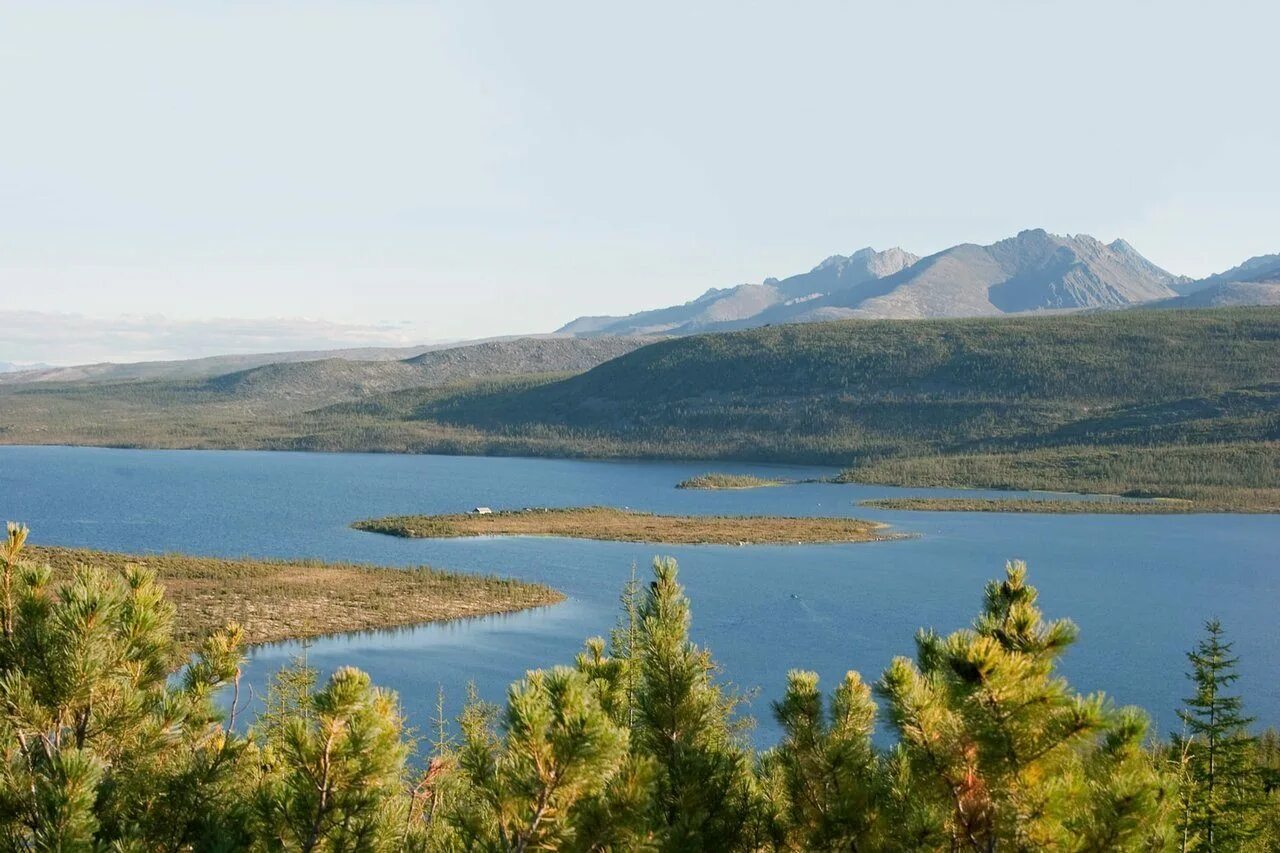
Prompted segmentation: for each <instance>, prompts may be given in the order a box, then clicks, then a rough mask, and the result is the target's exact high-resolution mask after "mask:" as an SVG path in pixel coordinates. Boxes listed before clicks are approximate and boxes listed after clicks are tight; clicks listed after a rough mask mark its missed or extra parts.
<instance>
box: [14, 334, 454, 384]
mask: <svg viewBox="0 0 1280 853" xmlns="http://www.w3.org/2000/svg"><path fill="white" fill-rule="evenodd" d="M448 346H457V344H452V343H449V344H423V345H421V346H414V347H361V348H358V349H341V350H296V351H290V352H268V353H253V354H246V355H213V356H207V357H205V358H189V359H179V360H176V361H138V362H130V363H116V362H100V363H97V364H79V365H74V366H70V367H47V366H41V367H38V368H29V369H22V370H21V371H19V372H15V373H10V374H7V375H4V376H0V384H15V383H22V382H129V381H139V380H150V379H203V378H206V377H209V376H219V375H222V374H224V373H230V372H232V371H236V370H248V369H250V368H253V367H260V366H262V365H264V364H282V363H290V362H298V361H318V360H321V359H333V358H340V359H346V360H349V361H399V360H401V359H405V358H411V357H413V356H415V355H420V354H421V353H424V352H427V351H429V350H432V349H436V348H439V347H448Z"/></svg>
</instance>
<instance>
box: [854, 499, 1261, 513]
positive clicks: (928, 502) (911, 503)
mask: <svg viewBox="0 0 1280 853" xmlns="http://www.w3.org/2000/svg"><path fill="white" fill-rule="evenodd" d="M858 506H865V507H872V508H875V509H896V510H907V511H911V512H1018V513H1045V514H1056V515H1188V514H1192V513H1210V512H1250V511H1253V512H1268V511H1274V509H1273V510H1268V509H1266V508H1264V507H1259V508H1256V509H1252V510H1250V509H1242V508H1240V507H1229V506H1215V505H1212V504H1200V503H1196V502H1194V501H1188V500H1179V499H1175V498H1156V499H1153V500H1125V499H1121V498H1079V499H1076V500H1062V499H1037V498H880V499H876V500H866V501H859V502H858Z"/></svg>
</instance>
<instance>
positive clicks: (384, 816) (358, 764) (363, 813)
mask: <svg viewBox="0 0 1280 853" xmlns="http://www.w3.org/2000/svg"><path fill="white" fill-rule="evenodd" d="M307 707H308V711H309V712H308V713H307V714H305V715H303V714H301V713H299V714H293V715H288V716H287V717H286V718H285V719H284V721H283V724H282V725H280V726H268V727H264V728H263V729H262V734H261V740H262V745H261V748H260V749H259V750H258V752H257V753H256V754H255V756H254V757H255V758H256V759H257V779H256V792H255V796H254V804H253V813H254V817H253V821H252V824H251V829H252V833H253V836H254V844H255V846H257V847H259V848H261V849H266V850H299V851H303V853H308V851H320V850H323V851H332V853H337V851H352V852H353V853H354V851H381V850H394V849H396V848H397V845H399V844H400V842H401V839H402V838H403V835H404V826H405V823H406V820H407V816H406V814H405V809H407V807H408V798H407V796H406V791H407V779H406V774H405V759H406V757H407V754H408V745H407V744H406V743H405V740H404V738H403V736H402V735H403V731H402V730H403V724H402V720H401V716H400V709H399V707H398V705H397V702H396V697H395V694H393V693H390V692H387V691H384V690H380V689H378V688H376V687H374V686H373V685H372V684H371V683H370V681H369V676H368V675H366V674H365V673H363V672H361V671H359V670H357V669H353V668H350V667H347V668H344V669H340V670H338V671H337V672H335V673H334V674H333V675H332V677H330V679H329V681H328V683H327V684H326V685H325V686H324V687H323V688H322V689H321V690H319V691H317V692H316V693H314V694H312V695H311V697H310V700H309V702H308V704H307Z"/></svg>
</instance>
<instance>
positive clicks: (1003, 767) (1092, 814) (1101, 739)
mask: <svg viewBox="0 0 1280 853" xmlns="http://www.w3.org/2000/svg"><path fill="white" fill-rule="evenodd" d="M1036 598H1037V594H1036V590H1035V588H1034V587H1031V586H1029V585H1028V584H1027V583H1026V567H1025V566H1024V565H1022V564H1021V563H1014V564H1010V565H1009V566H1008V567H1007V570H1006V577H1005V579H1004V580H1003V581H1001V582H996V581H993V582H991V583H990V584H988V585H987V591H986V602H985V606H984V608H983V612H982V614H981V615H980V616H979V617H978V619H977V620H976V621H975V622H974V625H973V627H972V628H971V629H969V630H963V631H957V632H956V633H954V634H952V635H950V636H949V637H946V638H943V637H939V636H938V635H936V634H933V633H929V632H922V633H921V634H920V635H918V637H917V646H918V653H917V660H916V661H915V662H913V661H911V660H908V659H906V658H898V659H896V660H895V661H894V662H893V664H892V665H891V666H890V667H889V669H888V670H887V671H886V672H885V674H884V676H883V678H882V679H881V681H880V683H879V685H878V691H879V693H880V695H881V696H883V697H884V699H885V700H886V701H887V702H888V711H889V713H888V717H889V721H890V723H891V725H892V726H893V728H894V730H895V731H896V732H897V734H898V737H899V739H900V751H899V754H898V756H896V758H895V761H894V765H895V766H894V769H893V775H894V777H895V781H894V783H893V784H894V789H895V790H896V791H897V792H898V796H897V799H898V803H897V806H896V808H897V809H898V810H899V811H901V812H902V813H903V814H909V815H912V816H913V818H914V819H916V820H919V819H921V818H924V819H929V818H930V817H932V819H933V820H935V821H937V823H936V824H935V825H934V826H933V827H932V828H930V827H928V826H916V827H913V828H912V832H913V833H914V834H915V835H916V836H917V837H918V838H920V839H921V841H922V843H923V845H924V849H929V848H931V847H933V846H935V844H936V843H937V842H933V841H928V840H927V839H929V838H931V837H933V838H936V839H939V840H940V841H941V846H942V847H943V848H944V849H947V848H949V849H951V850H972V851H995V850H1019V851H1022V850H1026V851H1031V850H1097V851H1102V850H1142V849H1159V848H1160V847H1161V846H1162V845H1163V844H1164V843H1165V839H1164V832H1165V827H1166V826H1167V821H1166V819H1165V810H1166V809H1167V808H1168V806H1167V803H1168V797H1167V793H1166V789H1167V781H1166V780H1165V779H1164V777H1163V776H1161V775H1160V774H1159V773H1158V772H1157V770H1156V768H1155V767H1154V765H1153V762H1152V760H1151V759H1150V757H1149V756H1148V755H1147V754H1146V752H1145V751H1144V750H1143V749H1142V747H1141V744H1142V740H1143V737H1144V736H1145V732H1146V722H1145V719H1144V718H1143V717H1142V715H1141V714H1140V713H1139V712H1137V711H1130V710H1126V711H1123V712H1120V713H1116V712H1113V711H1111V710H1109V709H1108V707H1107V706H1106V704H1105V703H1104V701H1103V699H1102V697H1101V696H1088V697H1086V696H1080V695H1078V694H1076V693H1074V692H1072V691H1071V689H1070V688H1069V686H1068V685H1067V682H1066V681H1065V679H1063V678H1061V677H1060V676H1057V675H1056V674H1055V673H1054V667H1055V664H1056V662H1057V660H1058V658H1059V657H1060V656H1061V655H1062V653H1063V652H1064V651H1065V650H1066V649H1067V648H1068V647H1069V646H1070V645H1071V643H1072V642H1074V641H1075V638H1076V628H1075V626H1074V625H1073V624H1071V623H1070V622H1068V621H1065V620H1062V621H1054V622H1046V621H1045V620H1044V619H1043V617H1042V615H1041V613H1040V610H1039V609H1038V608H1037V607H1036Z"/></svg>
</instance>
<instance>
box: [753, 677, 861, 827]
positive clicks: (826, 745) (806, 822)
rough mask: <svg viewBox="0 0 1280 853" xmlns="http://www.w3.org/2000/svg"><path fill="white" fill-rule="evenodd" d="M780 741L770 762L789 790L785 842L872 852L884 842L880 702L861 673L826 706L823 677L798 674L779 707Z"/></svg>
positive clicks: (843, 685)
mask: <svg viewBox="0 0 1280 853" xmlns="http://www.w3.org/2000/svg"><path fill="white" fill-rule="evenodd" d="M773 708H774V715H775V716H776V717H777V719H778V723H779V724H780V725H781V726H782V729H783V739H782V742H781V743H780V744H779V745H778V746H777V748H776V749H774V750H773V751H771V753H770V754H769V755H768V756H767V757H766V759H765V764H766V765H769V764H772V765H773V766H774V767H773V768H772V769H776V771H777V772H779V774H780V776H781V781H782V788H783V791H784V792H785V804H784V808H783V810H782V811H783V812H784V816H783V818H782V832H781V833H780V834H781V836H782V838H784V839H785V844H786V846H787V847H789V848H790V849H794V850H867V849H874V848H875V847H876V846H878V845H879V844H880V843H881V842H882V840H883V835H884V832H885V830H886V827H885V826H884V825H883V808H882V799H883V797H884V785H885V782H884V778H883V771H882V768H881V766H880V761H879V759H878V757H877V755H876V753H875V751H874V750H873V748H872V746H871V732H872V729H873V728H874V726H875V713H876V709H875V704H874V703H873V702H872V701H871V690H870V688H869V687H867V685H866V684H864V683H863V681H862V679H861V678H860V677H859V676H858V674H857V673H856V672H850V673H848V674H846V675H845V678H844V681H843V682H842V683H841V684H840V686H839V687H837V688H836V691H835V694H834V696H832V699H831V703H830V708H829V709H824V707H823V701H822V694H821V692H819V690H818V676H817V674H816V673H812V672H800V671H793V672H791V673H790V674H789V676H788V678H787V692H786V695H785V696H784V698H783V699H782V701H780V702H775V703H774V706H773Z"/></svg>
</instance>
